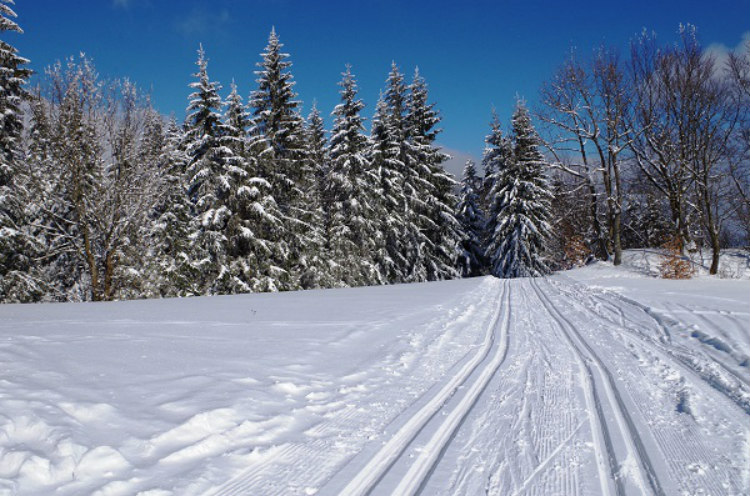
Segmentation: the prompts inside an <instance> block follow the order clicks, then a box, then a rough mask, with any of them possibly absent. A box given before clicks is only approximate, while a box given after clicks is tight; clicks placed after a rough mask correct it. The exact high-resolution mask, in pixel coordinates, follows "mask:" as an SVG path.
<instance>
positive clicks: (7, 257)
mask: <svg viewBox="0 0 750 496" xmlns="http://www.w3.org/2000/svg"><path fill="white" fill-rule="evenodd" d="M10 5H13V2H12V1H11V0H0V34H3V37H5V33H7V32H15V33H23V31H22V30H21V28H20V27H19V26H18V24H17V23H16V22H15V21H14V20H13V19H15V17H16V13H15V12H14V11H13V10H12V9H11V7H10ZM28 63H29V61H28V60H27V59H25V58H23V57H21V56H19V55H18V50H17V49H16V48H15V47H13V46H11V45H10V44H8V43H7V42H6V41H4V40H0V300H3V301H10V302H26V301H36V300H38V299H40V298H41V297H42V295H43V293H44V290H43V288H42V285H40V282H39V281H38V280H37V278H36V277H35V276H34V275H32V271H33V266H34V260H33V259H34V254H35V253H36V252H37V251H38V250H37V249H38V248H39V245H38V244H37V243H35V242H34V239H33V236H32V235H31V233H30V230H29V228H28V222H27V220H26V218H25V217H26V213H25V211H24V205H25V204H26V199H27V197H28V195H27V194H25V193H26V192H27V191H26V187H25V184H24V182H25V180H24V178H23V177H22V176H23V172H22V171H23V169H22V167H21V166H20V162H21V158H22V157H21V143H20V141H21V132H22V130H23V115H22V110H21V103H22V101H23V99H24V98H25V96H26V91H25V90H24V85H25V84H26V81H27V79H28V77H29V75H30V74H31V71H30V70H29V69H27V68H25V67H24V66H26V65H27V64H28Z"/></svg>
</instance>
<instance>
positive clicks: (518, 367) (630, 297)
mask: <svg viewBox="0 0 750 496" xmlns="http://www.w3.org/2000/svg"><path fill="white" fill-rule="evenodd" d="M738 256H739V255H738ZM639 257H640V258H639ZM642 260H643V254H642V253H639V252H627V253H626V256H625V261H626V263H625V265H624V266H622V267H613V266H611V265H610V264H606V263H597V264H595V265H592V266H588V267H585V268H582V269H576V270H572V271H568V272H566V273H562V274H558V275H555V276H552V277H549V278H544V279H535V280H530V279H516V280H505V281H502V280H499V279H495V278H491V277H484V278H474V279H465V280H458V281H448V282H438V283H425V284H410V285H394V286H388V287H373V288H357V289H340V290H339V289H337V290H326V291H307V292H295V293H281V294H255V295H238V296H221V297H201V298H189V299H165V300H147V301H130V302H119V303H97V304H94V303H71V304H48V305H5V306H2V307H0V494H18V495H32V494H33V495H37V494H50V493H55V494H61V495H73V494H76V495H78V494H102V495H118V494H123V495H125V494H128V495H130V494H143V495H149V496H156V495H159V496H162V495H192V494H212V495H231V494H237V495H242V494H264V495H270V494H283V495H287V494H300V495H309V494H318V495H333V494H347V495H356V494H415V493H417V492H419V491H421V493H422V494H430V495H432V494H435V495H439V494H469V495H472V494H498V495H506V494H507V495H513V494H571V495H578V494H592V495H599V494H628V495H630V494H725V495H739V494H747V493H748V491H750V423H749V422H748V416H750V377H748V366H749V365H750V364H749V363H748V357H749V356H750V311H749V310H750V308H748V300H747V296H748V294H749V292H748V290H750V281H748V280H747V278H745V279H721V278H716V277H709V276H705V275H699V276H698V277H697V278H696V279H693V280H689V281H664V280H659V279H655V278H651V277H649V276H648V275H647V274H646V270H645V269H644V267H645V264H644V263H643V261H642ZM738 263H739V262H738Z"/></svg>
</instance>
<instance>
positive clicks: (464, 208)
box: [456, 160, 486, 277]
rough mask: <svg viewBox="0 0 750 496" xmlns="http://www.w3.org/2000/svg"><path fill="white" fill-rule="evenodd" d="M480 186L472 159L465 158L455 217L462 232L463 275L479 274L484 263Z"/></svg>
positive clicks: (484, 222) (459, 266) (484, 226)
mask: <svg viewBox="0 0 750 496" xmlns="http://www.w3.org/2000/svg"><path fill="white" fill-rule="evenodd" d="M480 188H481V184H480V179H479V177H477V171H476V166H475V165H474V162H473V161H472V160H467V161H466V166H465V167H464V175H463V178H462V179H461V192H460V194H459V197H458V205H457V206H456V219H457V220H458V222H459V223H460V224H461V228H462V230H463V233H464V237H463V239H462V240H461V255H460V256H459V259H458V268H459V270H460V271H461V275H462V276H464V277H472V276H478V275H481V274H482V271H483V270H484V267H485V265H486V263H485V253H484V242H483V240H484V232H485V228H486V220H485V218H484V213H483V212H482V209H481V207H480V198H479V191H480Z"/></svg>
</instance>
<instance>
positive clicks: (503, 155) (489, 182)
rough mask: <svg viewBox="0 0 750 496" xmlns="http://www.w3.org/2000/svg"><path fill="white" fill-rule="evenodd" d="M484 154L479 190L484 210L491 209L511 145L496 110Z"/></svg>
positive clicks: (493, 111) (485, 140)
mask: <svg viewBox="0 0 750 496" xmlns="http://www.w3.org/2000/svg"><path fill="white" fill-rule="evenodd" d="M484 143H485V146H484V153H483V155H482V168H483V169H484V177H483V179H482V182H481V184H480V188H479V199H480V202H481V206H482V208H484V209H485V210H486V209H488V208H489V204H490V192H491V191H492V187H493V185H494V181H495V177H496V174H497V172H498V168H500V167H501V166H502V163H503V162H504V161H505V160H507V157H508V154H509V152H508V150H509V144H508V140H507V138H505V137H504V136H503V130H502V126H501V124H500V118H499V117H498V116H497V112H496V111H495V109H492V120H491V121H490V132H489V134H488V135H487V136H486V137H485V138H484Z"/></svg>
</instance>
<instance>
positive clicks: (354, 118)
mask: <svg viewBox="0 0 750 496" xmlns="http://www.w3.org/2000/svg"><path fill="white" fill-rule="evenodd" d="M342 75H343V79H342V81H341V82H340V83H339V85H340V86H341V91H340V94H341V103H340V104H339V105H337V106H336V108H335V109H334V111H333V115H334V116H335V122H334V126H333V131H332V133H331V146H330V165H329V168H328V171H327V174H326V181H325V189H324V191H325V197H326V198H327V199H328V200H329V201H330V207H329V208H330V212H329V217H328V218H329V222H328V226H327V227H328V236H327V242H328V243H327V244H328V251H329V254H330V257H331V261H332V262H333V269H334V272H335V275H334V281H335V282H337V283H338V284H341V285H343V286H361V285H367V284H374V283H381V282H382V280H381V277H380V272H379V269H378V267H377V264H376V262H375V260H374V259H373V254H374V253H375V251H376V249H377V246H378V237H379V234H380V233H379V229H378V227H377V225H376V219H375V213H376V212H377V207H376V205H375V203H376V201H377V197H376V194H377V193H376V189H374V188H376V187H377V182H378V178H377V175H376V174H375V173H374V172H373V170H372V169H371V166H370V161H369V160H368V159H367V137H366V136H365V135H364V134H363V131H364V126H363V123H362V117H361V116H360V112H361V110H362V109H363V108H364V104H363V103H362V101H361V100H359V99H358V98H357V83H356V81H355V78H354V75H353V74H352V72H351V68H350V67H349V66H347V68H346V72H344V73H343V74H342Z"/></svg>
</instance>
